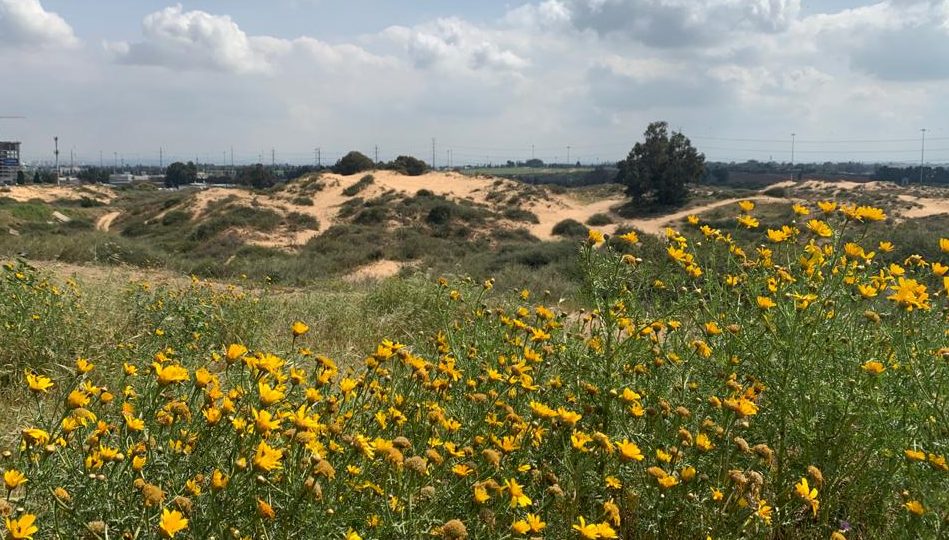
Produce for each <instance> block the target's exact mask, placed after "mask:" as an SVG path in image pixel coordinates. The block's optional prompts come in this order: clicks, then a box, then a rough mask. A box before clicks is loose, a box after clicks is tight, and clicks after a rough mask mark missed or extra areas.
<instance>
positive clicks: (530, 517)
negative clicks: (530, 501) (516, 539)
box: [524, 514, 547, 533]
mask: <svg viewBox="0 0 949 540" xmlns="http://www.w3.org/2000/svg"><path fill="white" fill-rule="evenodd" d="M524 519H525V520H526V521H527V524H528V525H529V526H530V530H531V532H535V533H538V532H540V531H542V530H544V529H545V528H546V527H547V524H546V523H544V521H543V520H541V519H540V516H538V515H537V514H527V516H526V517H525V518H524Z"/></svg>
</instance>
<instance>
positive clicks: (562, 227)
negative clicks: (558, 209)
mask: <svg viewBox="0 0 949 540" xmlns="http://www.w3.org/2000/svg"><path fill="white" fill-rule="evenodd" d="M587 230H588V229H587V228H586V227H585V226H584V225H583V224H582V223H580V222H579V221H577V220H575V219H565V220H563V221H561V222H559V223H557V224H556V225H554V228H553V229H552V230H551V233H552V234H554V236H565V237H568V238H576V237H581V236H586V235H587Z"/></svg>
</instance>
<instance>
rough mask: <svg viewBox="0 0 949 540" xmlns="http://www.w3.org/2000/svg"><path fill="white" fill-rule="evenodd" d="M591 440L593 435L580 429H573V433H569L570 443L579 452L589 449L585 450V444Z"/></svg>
mask: <svg viewBox="0 0 949 540" xmlns="http://www.w3.org/2000/svg"><path fill="white" fill-rule="evenodd" d="M592 440H593V437H590V436H589V435H587V434H586V433H584V432H582V431H574V432H573V434H572V435H570V444H571V445H572V446H573V447H574V448H576V449H577V450H579V451H581V452H588V451H589V450H587V448H586V445H587V443H589V442H590V441H592Z"/></svg>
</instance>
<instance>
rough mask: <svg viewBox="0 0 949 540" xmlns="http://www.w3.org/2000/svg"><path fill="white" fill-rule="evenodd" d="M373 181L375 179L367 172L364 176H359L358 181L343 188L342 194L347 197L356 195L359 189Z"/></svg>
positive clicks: (364, 187)
mask: <svg viewBox="0 0 949 540" xmlns="http://www.w3.org/2000/svg"><path fill="white" fill-rule="evenodd" d="M375 181H376V179H375V178H373V176H372V175H371V174H367V175H366V176H363V177H362V178H360V179H359V181H357V182H356V183H355V184H353V185H351V186H349V187H347V188H346V189H344V190H343V195H345V196H347V197H352V196H354V195H356V194H357V193H359V192H360V191H362V190H364V189H366V188H367V187H369V186H371V185H372V184H373V183H375Z"/></svg>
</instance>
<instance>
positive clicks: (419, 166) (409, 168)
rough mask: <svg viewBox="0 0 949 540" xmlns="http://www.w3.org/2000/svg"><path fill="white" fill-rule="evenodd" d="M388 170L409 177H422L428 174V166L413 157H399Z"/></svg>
mask: <svg viewBox="0 0 949 540" xmlns="http://www.w3.org/2000/svg"><path fill="white" fill-rule="evenodd" d="M388 168H390V169H392V170H393V171H398V172H400V173H402V174H405V175H408V176H421V175H423V174H425V173H426V172H428V164H427V163H425V162H424V161H422V160H421V159H418V158H416V157H412V156H399V157H397V158H395V161H393V162H392V163H390V164H389V167H388Z"/></svg>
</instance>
